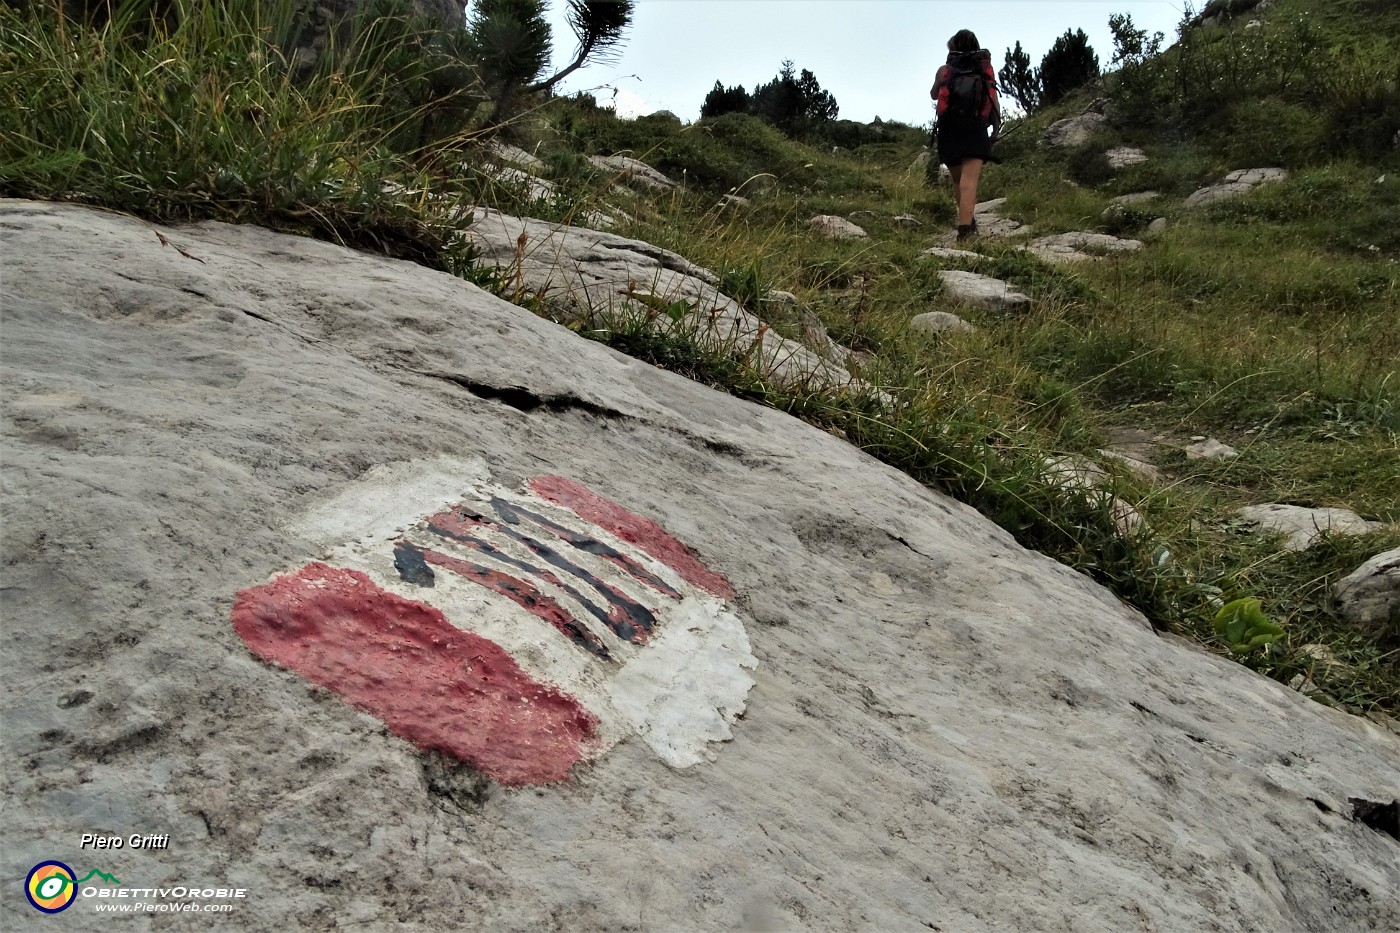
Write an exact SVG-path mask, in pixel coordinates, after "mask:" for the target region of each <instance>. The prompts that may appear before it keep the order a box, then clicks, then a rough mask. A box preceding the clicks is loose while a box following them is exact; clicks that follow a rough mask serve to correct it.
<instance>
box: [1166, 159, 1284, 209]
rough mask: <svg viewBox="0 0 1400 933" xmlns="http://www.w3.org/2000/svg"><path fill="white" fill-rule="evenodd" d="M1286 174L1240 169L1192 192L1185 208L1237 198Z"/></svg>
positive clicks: (1282, 178) (1271, 170) (1259, 169)
mask: <svg viewBox="0 0 1400 933" xmlns="http://www.w3.org/2000/svg"><path fill="white" fill-rule="evenodd" d="M1287 177H1288V172H1287V170H1285V169H1281V168H1242V169H1239V170H1237V171H1234V172H1231V173H1230V174H1228V175H1226V176H1225V178H1224V180H1222V181H1221V182H1220V183H1219V184H1215V185H1208V186H1206V187H1205V188H1201V189H1199V190H1197V191H1195V192H1193V193H1192V194H1191V195H1190V196H1189V197H1187V199H1186V206H1187V207H1203V206H1205V205H1207V204H1214V203H1216V202H1217V201H1225V200H1229V199H1230V198H1237V197H1239V196H1240V195H1242V194H1244V193H1245V192H1247V191H1252V190H1253V189H1255V188H1257V187H1258V186H1259V185H1264V184H1269V183H1271V182H1277V181H1283V180H1284V179H1285V178H1287Z"/></svg>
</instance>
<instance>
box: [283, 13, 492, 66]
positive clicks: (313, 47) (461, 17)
mask: <svg viewBox="0 0 1400 933" xmlns="http://www.w3.org/2000/svg"><path fill="white" fill-rule="evenodd" d="M369 5H370V4H369V3H367V2H366V0H296V3H295V4H294V11H293V14H292V15H293V16H295V17H296V21H297V22H299V23H300V28H299V30H298V31H297V33H296V39H295V42H294V45H293V48H292V53H291V62H292V64H293V66H294V67H296V68H298V69H304V70H310V69H311V68H312V67H314V66H315V65H316V63H317V62H318V61H320V58H321V55H322V54H323V53H324V52H325V51H326V49H327V48H329V47H332V46H335V45H337V44H343V43H345V42H348V40H349V39H350V34H349V30H348V28H347V27H348V25H349V23H350V20H351V19H352V18H353V17H354V16H355V15H356V14H357V13H359V12H360V10H362V9H365V8H366V7H368V6H369ZM408 6H409V7H410V8H411V9H412V10H413V11H414V12H417V13H422V14H426V15H428V16H431V17H433V18H434V19H436V20H437V21H438V22H440V23H442V25H443V26H445V27H446V28H449V29H454V28H460V27H461V26H462V25H463V24H464V23H465V22H466V14H465V10H466V7H465V6H464V5H463V4H460V3H456V2H454V0H409V2H408Z"/></svg>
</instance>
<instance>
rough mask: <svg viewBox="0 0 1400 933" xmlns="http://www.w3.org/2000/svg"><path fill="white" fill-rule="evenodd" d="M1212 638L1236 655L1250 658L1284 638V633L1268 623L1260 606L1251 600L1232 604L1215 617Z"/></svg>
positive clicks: (1227, 604)
mask: <svg viewBox="0 0 1400 933" xmlns="http://www.w3.org/2000/svg"><path fill="white" fill-rule="evenodd" d="M1215 634H1217V635H1219V636H1220V637H1221V638H1223V639H1224V640H1225V643H1226V644H1227V645H1229V646H1230V650H1231V651H1233V652H1234V653H1235V654H1239V655H1245V654H1252V653H1254V652H1257V651H1259V650H1260V649H1267V648H1268V646H1269V645H1272V644H1273V643H1274V642H1276V641H1278V640H1279V639H1280V638H1282V637H1283V629H1281V628H1279V627H1278V626H1277V625H1275V624H1274V623H1272V622H1270V621H1269V617H1268V616H1266V615H1265V614H1264V610H1263V608H1262V604H1261V603H1260V602H1259V600H1257V599H1255V598H1254V597H1252V596H1246V597H1243V598H1241V599H1235V600H1231V601H1230V602H1228V603H1226V604H1225V605H1224V606H1222V607H1221V608H1220V611H1219V612H1217V613H1216V614H1215Z"/></svg>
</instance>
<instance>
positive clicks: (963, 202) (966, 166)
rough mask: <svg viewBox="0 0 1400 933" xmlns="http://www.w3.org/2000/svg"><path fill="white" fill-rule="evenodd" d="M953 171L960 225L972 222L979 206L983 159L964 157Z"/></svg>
mask: <svg viewBox="0 0 1400 933" xmlns="http://www.w3.org/2000/svg"><path fill="white" fill-rule="evenodd" d="M950 171H952V173H953V190H955V191H956V192H957V193H958V226H965V225H968V224H971V223H972V218H973V212H974V211H975V210H976V208H977V182H978V180H979V179H981V177H982V160H981V159H963V160H962V164H961V165H959V166H958V167H957V168H955V169H950Z"/></svg>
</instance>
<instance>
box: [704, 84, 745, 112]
mask: <svg viewBox="0 0 1400 933" xmlns="http://www.w3.org/2000/svg"><path fill="white" fill-rule="evenodd" d="M752 104H753V99H752V98H751V97H750V96H749V92H748V91H746V90H744V86H743V85H742V84H740V85H737V86H735V87H729V88H727V87H725V86H724V85H723V84H721V83H720V82H718V81H716V82H715V86H714V87H713V88H711V89H710V93H708V94H706V95H705V102H704V103H703V104H701V105H700V116H701V118H704V117H717V116H720V115H721V114H725V113H748V111H749V108H750V107H751V106H752Z"/></svg>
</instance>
